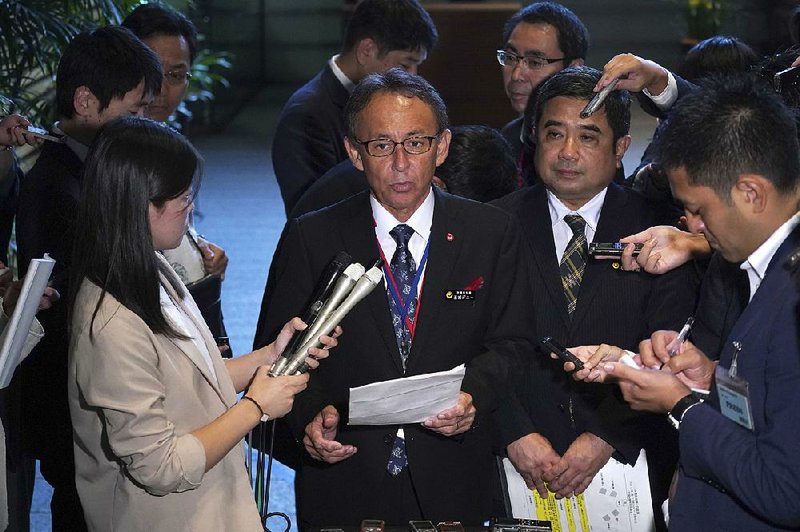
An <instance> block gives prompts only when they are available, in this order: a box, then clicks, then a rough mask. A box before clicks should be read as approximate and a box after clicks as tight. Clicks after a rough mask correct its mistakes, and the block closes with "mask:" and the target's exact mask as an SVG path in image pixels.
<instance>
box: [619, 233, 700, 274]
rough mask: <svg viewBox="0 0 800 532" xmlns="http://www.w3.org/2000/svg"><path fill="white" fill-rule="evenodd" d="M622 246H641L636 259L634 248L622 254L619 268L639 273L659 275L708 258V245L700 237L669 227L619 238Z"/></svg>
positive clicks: (627, 248)
mask: <svg viewBox="0 0 800 532" xmlns="http://www.w3.org/2000/svg"><path fill="white" fill-rule="evenodd" d="M620 242H622V243H623V244H643V245H642V249H641V251H640V252H639V256H638V257H636V258H634V257H633V246H626V247H625V251H624V252H623V254H622V259H621V262H622V269H624V270H633V271H636V270H639V269H640V268H644V271H646V272H647V273H652V274H655V275H660V274H662V273H667V272H668V271H670V270H674V269H675V268H677V267H679V266H681V265H683V264H686V263H687V262H689V261H690V260H692V259H695V258H700V257H704V256H707V255H709V254H710V253H711V246H709V244H708V241H707V240H706V238H705V236H703V235H702V234H692V233H688V232H686V231H681V230H680V229H678V228H676V227H672V226H669V225H658V226H655V227H650V228H649V229H645V230H644V231H642V232H640V233H636V234H635V235H630V236H626V237H625V238H622V239H620Z"/></svg>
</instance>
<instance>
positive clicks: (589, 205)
mask: <svg viewBox="0 0 800 532" xmlns="http://www.w3.org/2000/svg"><path fill="white" fill-rule="evenodd" d="M606 192H608V187H606V188H604V189H603V190H601V191H600V192H598V193H597V195H595V197H593V198H592V199H590V200H589V201H587V202H586V203H585V204H584V205H583V206H582V207H581V208H580V209H578V210H577V211H573V210H571V209H570V208H569V207H567V206H566V205H564V204H563V203H561V200H560V199H558V198H557V197H556V195H555V194H553V193H552V192H550V190H548V191H547V204H548V206H549V208H550V222H551V224H552V225H556V224H557V223H558V222H560V221H562V220H563V219H564V216H566V215H568V214H573V213H575V214H579V215H580V216H581V218H583V219H584V220H585V221H586V225H588V226H589V228H590V229H591V230H592V231H593V232H594V231H597V223H598V222H599V221H600V211H601V210H602V208H603V202H604V201H605V199H606Z"/></svg>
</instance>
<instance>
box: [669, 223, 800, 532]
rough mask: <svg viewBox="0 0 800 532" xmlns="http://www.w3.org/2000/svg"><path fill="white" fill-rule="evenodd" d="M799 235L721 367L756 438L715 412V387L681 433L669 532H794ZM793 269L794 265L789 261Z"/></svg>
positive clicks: (799, 403) (782, 253) (779, 258)
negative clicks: (747, 408) (740, 395)
mask: <svg viewBox="0 0 800 532" xmlns="http://www.w3.org/2000/svg"><path fill="white" fill-rule="evenodd" d="M798 249H800V229H795V230H794V232H793V233H792V234H791V235H790V236H789V237H788V238H787V239H786V240H785V241H784V242H783V244H782V245H781V247H780V248H779V249H778V251H777V252H776V254H775V256H774V257H773V258H772V261H771V262H770V265H769V268H768V269H767V273H766V276H765V277H764V280H763V282H762V283H761V286H760V287H759V289H758V291H757V292H756V293H755V296H754V297H753V299H752V301H750V303H749V304H748V305H747V307H746V308H745V309H744V312H743V313H742V315H741V317H740V318H739V320H738V321H737V322H736V325H735V326H734V327H733V330H732V331H731V333H730V335H729V336H728V341H727V342H726V343H725V348H724V350H723V352H722V355H721V358H720V362H719V365H720V367H722V368H729V367H730V365H731V359H732V352H733V346H732V342H733V341H738V342H741V344H742V350H741V352H740V353H739V356H738V375H739V377H741V378H743V379H745V380H747V381H748V383H749V391H750V402H751V408H752V414H753V422H754V430H752V431H750V430H747V429H745V428H743V427H741V426H739V425H738V424H736V423H734V422H733V421H730V420H728V419H727V418H726V417H724V416H722V415H721V414H720V412H719V406H718V405H719V399H718V396H717V394H716V386H714V385H712V394H711V396H710V397H709V400H708V401H706V403H705V404H702V405H699V406H696V407H693V408H692V409H691V410H689V411H688V412H687V413H686V416H685V417H684V419H683V421H682V422H681V426H680V453H681V472H680V477H679V479H678V491H677V494H676V497H675V499H674V501H673V503H672V505H671V506H670V516H671V517H670V529H672V530H680V531H694V530H696V531H706V530H725V531H736V530H742V531H744V530H747V531H750V530H800V504H799V503H798V501H800V482H798V478H800V439H799V438H798V435H797V427H798V426H800V393H798V390H800V323H798V303H799V302H800V297H798V294H799V292H798V281H800V275H798V271H797V264H796V263H795V264H793V265H791V264H790V261H789V260H787V259H788V258H789V256H790V255H791V254H793V253H796V252H797V251H798ZM795 262H796V261H795Z"/></svg>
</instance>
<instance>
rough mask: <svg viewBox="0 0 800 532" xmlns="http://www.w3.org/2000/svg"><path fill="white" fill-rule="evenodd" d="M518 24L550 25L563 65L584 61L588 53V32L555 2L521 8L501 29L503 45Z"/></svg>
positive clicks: (576, 19)
mask: <svg viewBox="0 0 800 532" xmlns="http://www.w3.org/2000/svg"><path fill="white" fill-rule="evenodd" d="M520 22H525V23H526V24H550V25H551V26H553V27H554V28H555V29H556V30H557V31H558V47H559V48H561V52H562V53H563V54H564V64H565V65H568V64H569V63H570V62H571V61H574V60H575V59H586V54H587V53H588V51H589V30H587V29H586V26H584V25H583V22H581V19H579V18H578V16H577V15H576V14H575V13H573V12H572V11H570V10H569V9H567V8H566V7H564V6H562V5H561V4H557V3H555V2H535V3H533V4H530V5H528V6H525V7H523V8H522V9H520V10H519V11H517V12H516V13H514V15H512V17H511V18H510V19H508V20H507V21H506V24H505V26H504V27H503V43H504V44H505V45H507V44H508V40H509V39H510V38H511V33H512V32H513V31H514V28H516V27H517V25H518V24H519V23H520Z"/></svg>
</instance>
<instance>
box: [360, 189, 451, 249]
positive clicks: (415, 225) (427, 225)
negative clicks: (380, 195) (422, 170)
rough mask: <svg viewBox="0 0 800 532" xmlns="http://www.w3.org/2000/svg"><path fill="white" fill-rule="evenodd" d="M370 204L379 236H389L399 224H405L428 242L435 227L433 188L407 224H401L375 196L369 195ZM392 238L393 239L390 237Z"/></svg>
mask: <svg viewBox="0 0 800 532" xmlns="http://www.w3.org/2000/svg"><path fill="white" fill-rule="evenodd" d="M369 204H370V207H372V217H373V218H374V220H375V233H376V234H377V235H388V234H389V231H391V230H392V229H393V228H394V227H395V226H396V225H397V224H401V223H405V224H406V225H408V226H410V227H411V228H412V229H413V230H414V232H415V233H416V234H418V235H419V236H420V237H422V238H423V240H425V241H426V242H427V240H428V237H429V236H430V233H431V225H433V206H434V204H435V201H434V196H433V187H431V189H430V190H429V191H428V195H427V196H426V197H425V200H424V201H423V202H422V204H421V205H420V206H419V207H418V208H417V210H416V211H414V214H412V215H411V218H409V219H408V220H407V221H405V222H400V221H398V220H397V218H395V217H394V216H392V214H391V213H390V212H389V211H387V210H386V208H385V207H384V206H383V205H381V204H380V202H378V199H377V198H376V197H375V195H374V194H370V195H369ZM390 238H391V237H390Z"/></svg>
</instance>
